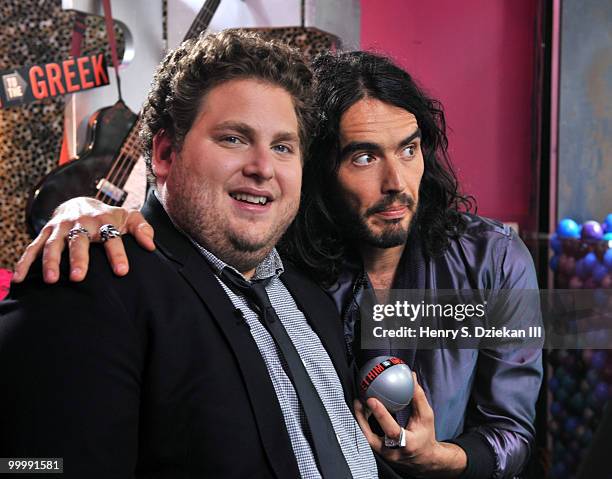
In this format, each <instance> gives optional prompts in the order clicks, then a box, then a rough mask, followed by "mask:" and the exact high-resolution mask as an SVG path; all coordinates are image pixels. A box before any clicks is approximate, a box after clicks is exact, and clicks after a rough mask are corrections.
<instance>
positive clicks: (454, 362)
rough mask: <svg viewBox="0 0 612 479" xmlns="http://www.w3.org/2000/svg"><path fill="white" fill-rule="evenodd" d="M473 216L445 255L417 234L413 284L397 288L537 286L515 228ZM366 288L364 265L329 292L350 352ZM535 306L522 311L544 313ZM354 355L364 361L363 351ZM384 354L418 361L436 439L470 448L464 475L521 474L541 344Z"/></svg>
mask: <svg viewBox="0 0 612 479" xmlns="http://www.w3.org/2000/svg"><path fill="white" fill-rule="evenodd" d="M466 218H467V220H468V227H467V230H466V232H465V233H464V234H463V235H462V236H461V237H459V238H457V239H453V240H451V243H450V246H449V248H448V249H447V250H446V251H445V253H444V254H443V255H442V256H440V257H437V258H425V256H424V255H423V253H422V250H421V248H420V247H419V244H418V239H413V240H412V241H410V240H409V243H408V246H407V249H406V252H405V253H404V256H403V257H402V262H403V265H401V266H403V268H402V267H401V266H400V271H403V273H402V274H404V275H405V276H406V278H405V279H406V281H403V282H402V281H400V286H397V285H396V287H402V288H414V289H422V288H425V289H433V290H435V289H438V290H441V289H463V290H467V289H470V290H474V289H478V290H487V291H491V292H495V291H499V290H502V289H515V290H520V289H525V290H537V289H538V284H537V279H536V274H535V269H534V266H533V260H532V258H531V255H530V253H529V251H528V250H527V248H526V247H525V245H524V244H523V242H522V241H521V240H520V238H519V237H518V236H517V235H516V233H515V232H514V231H513V230H512V229H511V228H509V227H507V226H504V225H503V224H501V223H499V222H497V221H493V220H489V219H486V218H482V217H478V216H475V215H466ZM415 236H416V235H415ZM362 286H363V287H365V288H367V287H368V281H367V276H365V275H363V272H362V269H361V266H357V267H355V265H347V269H346V271H345V272H344V273H343V274H342V275H341V277H340V278H339V280H338V283H337V284H336V285H334V287H333V288H331V289H330V293H331V294H332V296H333V297H334V301H335V302H336V305H337V307H338V309H339V310H340V311H341V312H342V315H343V319H344V327H345V336H346V339H347V344H348V345H349V349H351V347H352V348H353V349H356V348H358V347H359V346H358V338H356V337H355V326H356V322H357V321H358V303H359V294H360V291H361V288H362ZM534 309H535V308H525V309H523V313H524V312H525V310H528V311H530V312H531V314H534V315H538V316H539V315H540V312H539V310H537V311H535V310H534ZM520 310H521V308H517V311H520ZM518 319H520V318H518ZM357 330H358V328H357ZM355 340H357V343H355ZM354 352H355V353H356V354H355V357H356V359H357V363H358V366H359V362H360V361H359V354H358V353H359V351H354ZM365 352H366V353H367V352H368V351H365ZM385 353H387V354H390V353H393V354H394V355H400V356H403V359H405V360H407V362H408V363H409V364H412V365H413V369H414V370H415V371H416V373H417V375H418V378H419V382H420V383H421V385H422V386H423V389H424V390H425V394H426V395H427V399H428V400H429V404H430V405H431V407H432V409H433V411H434V415H435V428H436V438H437V440H439V441H449V442H454V443H456V444H458V445H460V446H461V447H463V448H464V450H465V451H466V454H467V456H468V470H467V471H466V472H465V474H464V475H463V476H462V477H466V478H467V477H473V478H479V477H494V478H512V477H515V476H517V475H519V474H520V472H521V471H522V470H523V468H524V467H525V465H526V463H527V460H528V458H529V455H530V453H531V448H532V446H533V441H534V436H535V428H534V419H535V405H536V401H537V398H538V393H539V390H540V386H541V382H542V374H543V369H542V351H541V349H525V348H523V349H514V350H508V349H505V350H502V349H499V350H496V349H480V350H477V349H455V350H451V349H433V350H417V351H409V350H404V351H398V350H390V351H381V350H378V351H374V352H373V354H370V356H373V355H379V354H385ZM400 422H401V420H400Z"/></svg>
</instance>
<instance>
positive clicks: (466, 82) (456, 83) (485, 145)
mask: <svg viewBox="0 0 612 479" xmlns="http://www.w3.org/2000/svg"><path fill="white" fill-rule="evenodd" d="M536 8H537V0H460V1H457V0H420V1H419V0H385V1H380V0H362V1H361V47H362V48H363V49H370V50H375V51H378V52H381V53H385V54H387V55H390V56H391V57H392V58H394V59H395V60H396V61H397V62H398V63H399V64H400V65H402V66H403V67H404V68H405V69H406V70H407V71H408V72H410V73H411V74H412V75H413V76H414V77H415V78H416V79H417V80H418V81H419V82H420V83H421V85H422V86H423V87H424V88H425V89H426V90H427V91H428V92H429V93H430V94H431V95H432V96H434V97H436V98H438V99H439V100H441V101H442V103H443V105H444V106H445V110H446V117H447V122H448V125H449V128H450V130H451V131H450V133H449V144H450V148H449V150H450V154H451V159H452V160H453V163H454V165H455V167H456V169H457V170H458V172H459V178H460V180H461V182H462V186H463V189H464V191H466V192H468V193H471V194H473V195H474V196H475V197H476V199H477V201H478V205H479V208H478V212H479V213H480V214H482V215H485V216H490V217H494V218H497V219H500V220H503V221H518V222H519V223H520V224H521V225H524V224H525V221H526V220H527V218H528V215H529V214H530V205H529V196H530V191H531V187H532V184H531V181H532V178H531V167H530V145H531V95H532V86H533V77H534V73H533V71H534V52H535V47H534V36H535V15H536Z"/></svg>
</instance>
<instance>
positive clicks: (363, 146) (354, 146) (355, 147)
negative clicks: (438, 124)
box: [340, 128, 421, 158]
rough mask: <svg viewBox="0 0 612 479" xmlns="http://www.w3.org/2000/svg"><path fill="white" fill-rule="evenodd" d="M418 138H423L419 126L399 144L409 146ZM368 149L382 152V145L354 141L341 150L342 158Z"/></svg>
mask: <svg viewBox="0 0 612 479" xmlns="http://www.w3.org/2000/svg"><path fill="white" fill-rule="evenodd" d="M416 138H421V129H420V128H417V129H416V131H415V132H414V133H412V134H410V135H409V136H407V137H406V138H404V139H403V140H402V141H400V143H399V146H400V147H402V146H407V145H409V144H410V143H412V142H413V141H414V140H415V139H416ZM360 150H366V151H373V152H375V153H380V151H381V150H382V148H381V146H380V145H379V144H377V143H370V142H368V141H362V142H359V141H352V142H350V143H348V144H346V145H345V146H344V148H342V150H340V158H346V156H348V155H350V154H351V153H353V152H355V151H360Z"/></svg>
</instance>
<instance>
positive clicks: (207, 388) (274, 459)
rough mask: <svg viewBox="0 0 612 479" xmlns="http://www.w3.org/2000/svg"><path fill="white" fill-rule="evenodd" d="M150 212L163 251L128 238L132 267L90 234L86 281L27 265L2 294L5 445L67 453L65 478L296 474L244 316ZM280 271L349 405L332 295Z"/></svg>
mask: <svg viewBox="0 0 612 479" xmlns="http://www.w3.org/2000/svg"><path fill="white" fill-rule="evenodd" d="M143 211H144V214H145V217H146V218H147V220H148V221H150V223H151V224H152V225H153V227H154V228H155V242H156V245H157V250H156V251H155V252H154V253H149V252H146V251H144V250H142V249H141V248H140V247H138V246H137V245H136V244H135V243H134V241H133V240H132V239H131V238H129V237H126V238H125V240H124V241H125V244H126V249H127V253H128V256H129V258H130V265H131V268H130V273H129V274H128V275H127V277H125V278H117V277H115V276H114V274H113V273H112V271H111V270H110V268H109V265H108V262H107V260H106V258H105V255H104V250H103V249H102V248H101V247H99V246H96V247H93V248H92V250H91V267H90V270H89V273H88V276H87V279H86V280H85V281H84V282H82V283H70V282H68V281H66V280H65V279H64V280H62V281H61V282H60V283H58V284H56V285H52V286H46V285H44V284H43V283H42V280H41V278H40V277H39V276H38V277H36V276H33V277H32V278H31V279H29V280H28V281H27V282H26V283H25V284H23V285H21V286H19V287H15V288H14V289H13V291H12V292H11V295H10V297H9V299H8V300H7V301H5V302H4V303H2V305H1V306H0V313H1V315H2V319H1V320H0V391H2V392H1V393H0V415H1V419H0V421H1V422H0V457H11V456H18V457H63V458H64V475H63V476H62V477H64V478H67V477H75V478H76V477H78V478H85V477H87V478H95V477H100V478H105V479H108V478H127V477H134V476H136V477H147V478H149V477H150V478H154V477H155V478H157V477H159V478H161V477H164V478H165V477H167V478H182V477H185V478H186V477H214V478H217V477H236V478H241V479H242V478H247V477H248V478H257V477H262V478H263V477H278V478H292V477H298V476H299V472H298V468H297V463H296V460H295V456H294V453H293V451H292V449H291V443H290V441H289V437H288V433H287V430H286V428H285V423H284V420H283V416H282V413H281V410H280V407H279V404H278V400H277V398H276V394H275V392H274V388H273V386H272V383H271V381H270V378H269V376H268V373H267V370H266V367H265V364H264V362H263V360H262V358H261V355H260V353H259V350H258V349H257V346H256V344H255V342H254V340H253V339H252V337H251V335H250V332H249V328H248V326H247V325H246V324H245V323H244V322H243V320H242V319H241V316H239V315H237V314H235V308H234V307H233V305H232V303H231V301H230V300H229V298H228V297H227V296H226V294H225V293H224V291H223V289H222V288H221V287H220V286H219V284H218V283H217V281H216V279H215V277H214V274H213V272H212V270H211V268H210V267H209V265H208V263H207V262H206V260H205V259H204V258H203V257H202V256H201V255H200V253H199V252H198V251H197V250H196V249H195V247H194V246H193V245H192V244H191V242H190V241H189V240H188V239H187V238H186V237H185V236H183V235H182V234H180V233H179V232H178V231H177V230H176V229H175V228H174V226H173V225H172V223H171V222H170V220H169V218H168V217H167V215H166V213H165V212H164V210H163V208H162V207H161V205H160V204H159V203H158V202H157V200H156V199H155V198H154V196H152V195H151V196H150V197H149V199H148V201H147V204H146V205H145V207H144V209H143ZM64 263H65V261H64ZM64 268H65V269H66V265H65V264H64ZM36 269H39V268H36ZM62 277H63V278H66V277H67V271H66V270H64V271H63V274H62ZM281 278H282V280H283V282H284V283H285V285H286V286H287V288H288V289H289V291H290V292H291V293H292V295H293V296H294V298H295V299H296V302H297V304H298V305H299V307H300V308H301V309H302V311H303V312H304V313H305V316H306V318H307V319H308V321H309V324H310V325H311V327H312V328H313V329H314V330H315V331H316V332H317V334H318V335H319V337H320V338H321V340H322V342H323V344H324V346H325V348H326V349H327V351H328V353H329V355H330V357H331V359H332V362H333V364H334V366H335V368H336V370H337V372H338V375H339V377H340V379H341V381H342V383H343V386H344V390H345V396H346V399H347V401H348V403H349V405H351V401H352V391H353V385H352V381H351V376H352V375H351V373H350V370H349V367H348V365H347V362H346V354H345V348H344V341H343V338H342V332H341V326H340V321H339V318H338V315H337V312H336V309H335V306H334V304H333V303H332V301H331V300H330V299H329V298H328V297H327V295H326V294H325V293H324V292H323V291H322V290H321V289H319V288H318V286H316V285H315V284H313V283H311V282H310V281H309V280H307V279H305V278H304V277H303V276H302V275H300V274H298V273H297V272H296V271H293V270H292V269H291V268H290V267H287V268H286V271H285V273H284V274H283V275H282V276H281ZM383 468H384V466H383ZM20 477H23V476H20ZM36 477H38V476H36ZM46 477H49V476H46Z"/></svg>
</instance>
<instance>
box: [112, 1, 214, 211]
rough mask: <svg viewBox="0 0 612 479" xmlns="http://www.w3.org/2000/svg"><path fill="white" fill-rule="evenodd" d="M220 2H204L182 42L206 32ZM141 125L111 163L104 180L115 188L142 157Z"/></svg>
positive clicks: (120, 186) (126, 139)
mask: <svg viewBox="0 0 612 479" xmlns="http://www.w3.org/2000/svg"><path fill="white" fill-rule="evenodd" d="M220 3H221V0H206V2H205V3H204V5H203V6H202V8H201V9H200V11H199V12H198V15H197V16H196V18H195V20H194V21H193V23H192V24H191V27H189V30H188V31H187V34H186V35H185V38H184V40H189V39H190V38H194V37H196V36H198V35H199V34H200V32H202V31H204V30H206V28H208V25H209V24H210V21H211V19H212V17H213V15H214V14H215V12H216V11H217V8H218V7H219V4H220ZM140 125H141V117H138V120H137V121H136V123H135V124H134V126H133V127H132V129H131V130H130V132H129V133H128V135H127V137H126V138H125V140H124V142H123V144H122V145H121V149H120V151H119V154H118V155H117V158H116V160H115V161H114V163H113V166H112V167H111V169H110V171H109V173H108V175H107V176H106V180H107V181H108V182H109V183H110V184H112V185H114V186H115V187H117V188H123V187H124V186H125V183H126V182H127V180H128V178H129V176H130V172H131V171H132V169H133V168H134V166H135V165H136V163H137V162H138V160H139V158H140V157H141V156H142V150H143V148H142V144H141V141H140V138H139V131H140ZM100 199H102V201H104V202H107V201H108V202H111V201H114V200H111V199H108V198H100Z"/></svg>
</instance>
